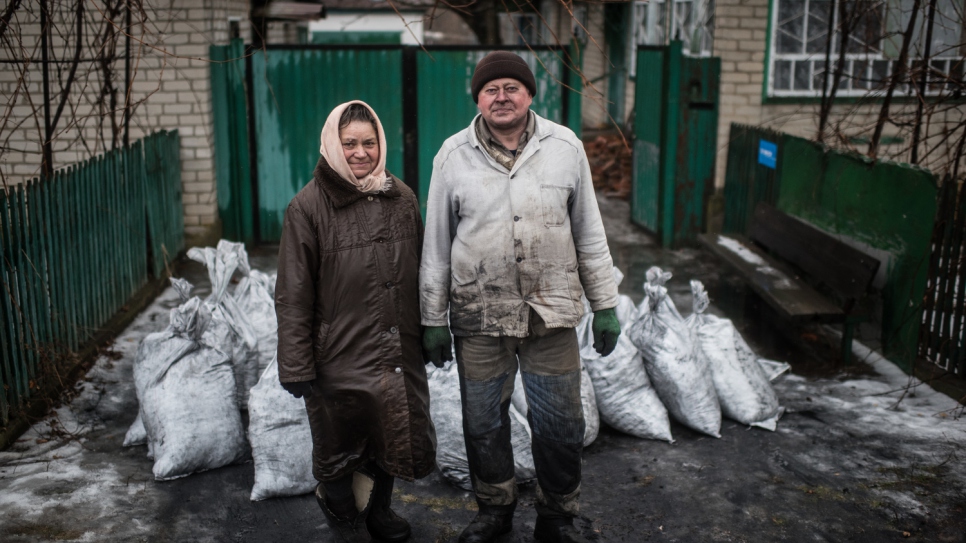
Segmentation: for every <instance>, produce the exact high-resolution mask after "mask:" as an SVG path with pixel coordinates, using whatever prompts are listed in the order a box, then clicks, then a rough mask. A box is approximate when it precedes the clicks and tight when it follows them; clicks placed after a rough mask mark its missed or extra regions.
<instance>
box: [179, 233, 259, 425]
mask: <svg viewBox="0 0 966 543" xmlns="http://www.w3.org/2000/svg"><path fill="white" fill-rule="evenodd" d="M188 258H190V259H192V260H194V261H196V262H201V263H202V264H204V265H205V266H206V267H207V268H208V278H209V279H210V280H211V295H209V296H208V298H206V299H205V305H207V306H208V310H209V311H210V312H211V324H209V326H208V329H207V331H206V332H205V336H204V338H203V339H202V341H204V342H205V343H206V344H207V345H209V346H211V347H214V348H215V349H218V350H219V351H221V352H223V353H225V354H227V355H228V356H229V357H230V359H231V363H232V368H233V370H234V372H235V383H236V387H237V390H236V396H237V398H238V405H239V406H240V407H242V408H243V409H244V408H246V407H247V406H248V390H249V389H250V388H251V387H253V386H255V383H256V382H258V350H257V338H256V336H255V331H254V329H253V328H252V325H251V322H249V319H248V316H247V315H246V314H245V313H244V311H242V310H241V308H239V307H238V304H237V303H236V302H235V299H234V298H233V297H232V296H231V294H229V292H228V285H229V284H230V283H231V277H232V275H233V274H234V273H235V270H236V269H239V267H241V269H242V270H244V269H246V268H247V267H248V255H247V253H245V246H244V244H241V243H232V242H230V241H225V240H221V241H219V242H218V247H217V248H212V247H192V248H191V249H189V250H188Z"/></svg>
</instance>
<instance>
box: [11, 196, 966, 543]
mask: <svg viewBox="0 0 966 543" xmlns="http://www.w3.org/2000/svg"><path fill="white" fill-rule="evenodd" d="M602 204H603V205H611V206H613V205H619V204H614V203H608V202H602ZM625 205H626V204H625ZM620 212H621V209H620V208H618V210H617V212H614V211H612V210H611V212H609V213H607V212H605V216H607V215H608V214H610V215H616V216H626V214H625V215H618V213H620ZM611 220H612V221H613V219H611ZM615 230H617V231H618V235H617V236H616V237H615V238H612V240H611V243H612V246H613V247H612V249H613V251H614V253H615V261H616V262H617V264H618V265H619V266H622V267H623V269H625V272H626V273H627V279H625V282H624V285H627V289H629V290H628V293H631V294H633V292H634V289H636V288H639V284H640V283H641V282H642V281H643V271H644V270H645V269H646V267H647V266H649V265H652V264H657V265H661V266H662V267H664V268H665V269H669V270H670V271H672V272H673V273H675V274H676V275H675V278H674V279H672V280H671V283H670V284H669V287H674V288H678V287H680V285H684V286H683V287H680V288H678V290H679V291H680V292H684V291H685V290H686V289H687V279H691V278H699V279H702V281H704V282H705V283H706V284H707V285H709V292H711V293H712V302H714V296H715V290H714V289H715V288H717V289H719V290H720V289H725V288H730V286H729V285H730V284H729V283H728V282H727V280H726V277H724V274H723V273H722V272H721V271H720V270H718V268H717V266H716V265H715V264H714V261H713V260H710V257H708V256H707V255H704V254H702V253H701V252H699V251H695V250H684V251H674V252H670V251H661V250H658V249H656V248H654V247H653V245H651V244H649V242H648V240H647V238H646V236H643V234H640V233H636V232H635V231H634V230H633V229H627V227H626V226H625V225H618V226H617V227H612V226H611V224H608V232H609V233H611V232H613V231H615ZM272 265H273V259H272V258H271V257H270V256H268V257H264V258H262V260H261V261H259V260H258V259H257V258H253V267H256V268H259V269H262V270H267V271H270V268H271V266H272ZM193 281H194V280H193ZM622 290H623V286H622ZM199 291H202V292H203V287H202V288H200V289H199ZM672 294H673V289H672ZM682 296H683V295H682ZM686 299H687V298H684V299H681V300H675V301H676V303H677V305H678V307H679V308H680V309H681V311H682V313H685V314H687V313H689V312H690V304H689V303H687V302H685V300H686ZM177 303H178V296H177V295H176V294H175V292H174V291H173V290H172V289H168V290H166V291H165V292H164V293H163V294H162V295H161V296H160V297H159V298H158V299H157V300H156V301H155V302H154V303H153V304H152V305H151V306H150V307H149V308H148V309H147V310H146V311H144V312H143V313H142V314H141V315H140V316H139V317H138V318H137V319H136V320H135V321H134V322H133V323H132V324H131V325H130V326H129V327H128V328H127V329H126V330H125V331H124V332H123V333H122V334H121V335H120V336H118V338H117V340H116V342H115V344H114V346H113V349H112V351H110V352H108V353H106V354H105V356H102V357H101V358H100V359H99V360H98V361H97V363H96V364H95V366H94V367H93V369H91V371H90V372H89V373H88V374H87V376H86V378H85V379H84V380H83V381H82V382H81V383H79V384H78V386H77V394H76V395H75V396H74V397H73V399H72V401H71V402H70V403H69V404H68V405H65V406H63V407H61V408H60V409H58V410H57V411H56V412H54V413H52V414H51V415H50V416H49V417H47V418H46V419H45V420H44V421H42V422H40V423H38V424H36V425H34V426H33V428H31V430H30V431H29V432H28V433H27V434H25V435H24V436H22V438H21V439H20V440H19V441H17V442H16V444H15V445H14V446H13V447H12V448H11V449H9V450H7V451H4V452H2V453H0V541H10V542H21V541H22V542H39V541H266V542H268V541H283V540H315V539H319V538H324V537H327V535H326V534H327V531H326V528H325V527H324V523H323V519H322V517H321V515H320V513H319V511H318V509H317V507H316V506H315V503H314V500H313V499H312V497H311V496H301V497H296V498H283V499H269V500H265V501H263V502H251V501H250V500H249V493H250V491H251V485H252V482H253V465H252V464H251V463H250V462H249V463H245V464H240V465H234V466H229V467H226V468H220V469H217V470H212V471H209V472H205V473H201V474H196V475H192V476H189V477H186V478H184V479H179V480H176V481H170V482H164V483H160V482H155V481H154V480H153V478H152V473H151V466H152V462H151V461H150V460H149V459H147V458H146V448H145V447H144V446H140V447H132V448H123V447H122V446H121V442H122V441H123V439H124V434H125V432H126V431H127V428H128V426H129V425H130V423H131V422H132V421H133V420H134V417H135V415H136V410H137V403H136V399H135V395H134V387H133V384H132V363H133V359H134V355H135V351H136V349H137V346H138V344H139V343H140V341H141V339H142V338H143V337H144V336H145V335H147V334H148V333H151V332H155V331H158V330H161V329H163V328H164V327H165V326H166V324H167V321H168V310H169V309H170V308H171V307H174V306H175V305H176V304H177ZM712 311H714V312H716V313H717V314H723V311H722V309H721V308H720V307H715V306H712ZM726 316H731V315H726ZM735 318H738V317H735ZM753 324H755V325H754V326H751V325H749V326H747V327H745V328H744V329H743V333H745V336H746V339H748V340H749V343H750V344H751V346H752V347H753V348H756V349H757V350H758V351H759V353H758V354H759V355H761V356H765V357H767V358H781V354H782V352H784V351H781V350H780V349H777V348H776V347H775V345H776V344H775V343H774V341H775V340H773V338H772V337H771V334H773V333H774V331H772V330H769V329H768V328H767V326H765V325H762V324H761V323H753ZM766 324H767V323H766ZM783 348H786V349H787V346H784V347H783ZM802 356H804V355H802ZM856 358H857V359H858V360H859V361H860V367H861V368H862V371H858V372H850V373H844V372H829V373H828V374H827V375H824V376H819V377H816V376H809V377H805V376H802V375H801V374H797V373H794V372H795V370H796V365H795V364H796V362H797V361H793V370H792V371H793V373H792V374H787V375H785V376H783V377H780V378H779V379H778V380H777V381H776V382H775V387H776V390H777V392H778V396H779V399H780V401H781V403H782V405H783V406H785V407H786V409H787V412H786V414H785V416H784V417H783V418H782V419H781V420H780V421H779V422H778V429H777V431H776V432H767V431H764V430H761V429H748V428H746V427H744V426H742V425H739V424H737V423H734V422H732V421H728V420H727V419H726V420H725V421H724V424H723V425H722V430H721V433H722V437H721V438H720V439H713V438H709V437H706V436H701V435H699V434H697V433H694V432H691V431H689V430H687V429H685V428H684V427H682V426H680V425H677V424H674V425H672V431H673V433H674V437H675V440H676V441H675V443H674V444H668V443H664V442H658V441H646V440H640V439H636V438H632V437H629V436H625V435H622V434H619V433H617V432H615V431H613V430H610V429H608V428H606V427H604V428H602V429H601V433H600V436H599V437H598V440H597V441H596V442H595V443H594V444H593V445H591V446H590V447H589V448H588V449H587V450H586V451H585V461H584V483H583V489H582V503H581V508H582V509H581V518H580V520H579V522H578V526H579V527H580V528H581V529H582V530H583V531H584V533H585V534H586V535H587V536H588V537H590V538H591V539H592V540H595V541H624V542H636V541H652V540H653V541H680V542H690V541H748V542H759V541H869V542H878V541H907V540H908V541H966V536H964V533H966V532H964V527H966V463H964V461H963V458H962V456H963V454H964V453H966V417H963V416H962V415H963V414H964V413H963V408H962V406H960V405H959V404H957V403H956V402H955V401H953V400H951V399H950V398H948V397H946V396H944V395H942V394H939V393H937V392H935V391H933V390H932V389H931V388H930V387H928V386H927V385H923V384H921V383H918V382H917V381H912V380H910V379H909V378H908V377H907V376H906V375H905V374H903V373H902V372H901V371H900V370H898V369H897V368H896V367H895V366H894V365H892V364H891V363H890V362H888V361H886V360H883V359H882V358H881V357H879V356H878V355H876V354H875V353H872V352H869V351H868V350H865V349H864V348H863V347H862V346H861V345H859V344H857V346H856ZM534 499H535V498H534V492H533V488H532V487H526V488H524V489H523V490H522V492H521V506H520V508H519V509H518V512H517V515H516V519H515V527H516V529H515V530H514V532H513V534H511V535H510V536H507V537H506V538H504V539H503V541H504V542H522V541H532V536H531V532H532V527H533V522H534V518H535V513H534V511H533V502H534ZM395 503H396V510H397V511H398V512H400V513H401V514H402V515H403V516H405V517H407V518H408V519H409V520H410V521H411V522H412V524H413V529H414V535H413V539H412V541H414V542H420V543H421V542H426V541H438V542H455V541H456V539H457V537H458V534H459V531H460V530H461V529H462V528H463V526H465V524H466V523H467V522H468V521H469V519H470V518H471V517H472V515H473V510H474V509H475V504H474V503H473V500H472V497H471V496H470V495H469V494H468V493H466V492H464V491H462V490H459V489H456V488H453V487H452V486H449V485H448V484H446V483H445V482H443V480H442V478H441V477H440V476H439V474H438V473H436V474H433V475H431V476H430V477H428V478H426V479H424V480H422V481H417V482H413V483H407V482H399V483H398V484H397V489H396V493H395ZM323 540H324V539H323Z"/></svg>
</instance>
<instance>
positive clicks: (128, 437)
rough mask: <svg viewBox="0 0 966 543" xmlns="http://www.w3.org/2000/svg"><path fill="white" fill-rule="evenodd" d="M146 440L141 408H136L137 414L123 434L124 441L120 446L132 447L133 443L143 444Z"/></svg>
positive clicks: (146, 434)
mask: <svg viewBox="0 0 966 543" xmlns="http://www.w3.org/2000/svg"><path fill="white" fill-rule="evenodd" d="M147 442H148V433H147V431H145V430H144V422H143V421H142V420H141V410H140V409H138V416H137V417H135V418H134V422H132V423H131V427H130V428H128V429H127V433H126V434H124V443H123V444H122V445H121V446H123V447H134V446H135V445H144V444H145V443H147Z"/></svg>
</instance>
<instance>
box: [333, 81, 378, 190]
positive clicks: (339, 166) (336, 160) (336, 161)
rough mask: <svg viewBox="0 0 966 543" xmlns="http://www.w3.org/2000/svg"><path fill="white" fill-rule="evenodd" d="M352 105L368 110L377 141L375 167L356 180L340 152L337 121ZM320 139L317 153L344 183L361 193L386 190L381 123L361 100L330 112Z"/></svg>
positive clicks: (343, 154)
mask: <svg viewBox="0 0 966 543" xmlns="http://www.w3.org/2000/svg"><path fill="white" fill-rule="evenodd" d="M352 104H362V105H363V106H364V107H365V108H366V109H368V110H369V113H370V114H371V115H372V118H373V119H375V120H376V137H377V138H378V139H379V158H377V159H376V167H375V168H374V169H373V170H372V171H371V172H369V175H367V176H365V177H364V178H362V179H358V178H357V177H356V176H355V174H354V173H352V169H350V168H349V162H348V161H346V159H345V153H344V152H343V151H342V139H341V138H340V137H339V120H340V119H341V118H342V113H343V112H344V111H345V110H346V108H348V107H349V106H351V105H352ZM320 139H321V140H322V145H321V147H320V148H319V152H321V153H322V156H323V157H324V158H325V161H326V162H328V163H329V167H331V168H332V169H333V170H335V171H336V173H338V174H339V175H341V176H342V177H343V178H344V179H345V180H346V181H348V182H350V183H352V184H353V185H355V186H356V187H358V188H359V190H360V191H362V192H379V191H381V190H384V189H385V188H386V133H385V131H384V130H383V129H382V123H381V122H379V116H378V115H376V112H375V111H374V110H373V109H372V108H371V107H369V104H367V103H365V102H363V101H361V100H352V101H351V102H346V103H344V104H340V105H339V106H337V107H336V108H335V109H333V110H332V113H329V118H328V119H326V120H325V125H324V126H322V136H321V137H320Z"/></svg>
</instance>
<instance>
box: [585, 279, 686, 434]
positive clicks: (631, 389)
mask: <svg viewBox="0 0 966 543" xmlns="http://www.w3.org/2000/svg"><path fill="white" fill-rule="evenodd" d="M623 278H624V274H623V273H621V271H620V270H619V269H618V268H617V267H616V266H615V267H614V280H615V281H616V282H617V284H618V285H619V284H620V283H621V281H622V280H623ZM583 302H584V310H585V314H584V317H583V318H582V319H581V321H580V323H578V324H577V343H578V345H579V346H580V363H581V366H582V367H583V369H584V370H585V372H586V374H587V377H588V378H589V380H590V382H591V388H592V389H593V391H594V399H595V403H596V404H597V411H598V420H599V421H603V422H604V423H606V424H607V425H609V426H610V427H612V428H614V429H615V430H620V431H621V432H624V433H626V434H630V435H632V436H636V437H640V438H644V439H659V440H662V441H667V442H673V441H674V440H673V439H672V438H671V423H670V421H669V419H668V415H667V409H665V408H664V404H662V403H661V400H660V398H658V396H657V392H656V391H655V390H654V387H652V386H651V382H650V380H649V379H648V378H647V373H646V372H645V371H644V365H643V362H642V361H641V356H640V354H639V353H638V352H637V348H636V347H634V345H633V344H632V343H631V342H630V340H629V339H628V336H627V331H628V329H629V328H630V325H631V324H633V322H634V318H635V316H636V315H637V309H636V308H635V307H634V302H633V301H632V300H631V299H630V297H628V296H626V295H624V294H619V295H618V296H617V307H616V308H614V312H615V313H617V322H619V323H620V325H621V335H620V337H619V338H618V339H617V346H616V347H615V348H614V351H613V352H612V353H611V354H610V355H608V356H607V357H604V358H601V356H600V355H599V354H598V353H597V350H596V349H594V331H593V318H594V315H593V313H592V312H591V309H590V302H588V301H587V299H586V298H584V299H583ZM581 392H583V389H581ZM583 396H584V395H583V394H581V399H582V400H583ZM598 431H599V424H598ZM595 437H596V436H595Z"/></svg>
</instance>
